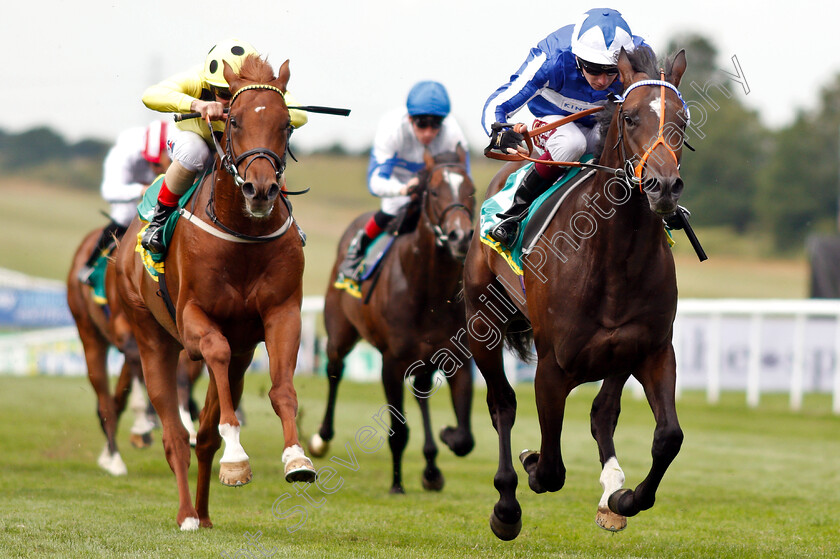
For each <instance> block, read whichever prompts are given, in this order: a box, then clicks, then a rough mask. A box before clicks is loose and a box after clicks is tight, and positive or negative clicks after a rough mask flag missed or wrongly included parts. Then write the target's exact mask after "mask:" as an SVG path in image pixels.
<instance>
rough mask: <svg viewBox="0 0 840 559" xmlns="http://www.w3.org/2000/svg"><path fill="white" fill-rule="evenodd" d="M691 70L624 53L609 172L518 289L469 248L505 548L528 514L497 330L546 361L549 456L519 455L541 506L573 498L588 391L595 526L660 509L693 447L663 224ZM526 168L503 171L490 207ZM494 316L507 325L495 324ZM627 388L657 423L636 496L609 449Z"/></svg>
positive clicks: (608, 115)
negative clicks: (630, 384) (571, 430)
mask: <svg viewBox="0 0 840 559" xmlns="http://www.w3.org/2000/svg"><path fill="white" fill-rule="evenodd" d="M685 67H686V63H685V53H684V52H683V51H681V52H680V53H679V54H677V55H676V56H675V58H674V59H673V61H672V62H671V64H669V65H668V69H667V72H665V71H662V72H660V71H658V70H657V68H656V65H655V60H654V59H653V53H652V52H650V51H649V50H648V49H644V48H639V49H636V51H635V52H634V53H633V54H632V55H631V56H630V57H628V55H627V53H625V52H624V51H622V52H621V55H620V58H619V60H618V70H619V75H620V78H621V83H622V84H624V87H625V96H624V97H623V98H621V99H619V100H618V101H616V102H615V103H612V104H611V105H610V106H609V107H608V110H606V111H604V113H603V114H602V115H601V116H602V117H604V118H602V119H600V120H601V122H602V127H601V130H602V137H604V147H603V151H602V153H601V155H600V159H599V164H600V165H601V166H602V167H600V168H598V170H597V172H596V173H595V174H594V176H592V177H590V178H589V179H587V180H586V181H585V182H583V183H582V184H580V185H578V186H577V187H576V190H574V191H572V193H571V194H570V195H569V196H568V197H567V198H566V201H565V202H564V203H563V204H562V205H561V206H560V208H559V210H558V211H557V213H556V214H555V216H554V217H553V219H552V221H551V223H550V224H549V225H548V227H547V229H546V231H545V232H544V234H543V235H542V236H541V237H540V240H539V242H538V244H537V245H536V248H535V249H534V250H533V251H532V252H531V253H530V254H529V255H528V256H527V257H526V258H525V260H526V263H525V266H524V278H523V279H522V283H521V284H520V278H519V277H517V275H516V274H515V273H514V272H513V271H512V270H511V267H510V266H508V264H506V263H505V262H504V260H503V259H502V258H500V257H499V256H498V255H497V253H496V252H495V251H494V250H492V248H491V247H490V246H488V245H486V244H482V243H481V242H480V240H479V239H478V238H476V239H474V240H473V243H472V246H471V247H470V250H469V253H468V255H467V260H466V263H465V269H464V284H465V285H464V287H465V296H466V305H467V318H468V324H469V327H470V328H469V331H470V334H471V337H470V349H471V350H472V352H473V355H474V357H475V361H476V364H477V365H478V367H479V369H480V370H481V373H482V375H483V376H484V378H485V379H486V381H487V405H488V408H489V411H490V417H491V419H492V422H493V426H494V428H495V429H496V431H497V432H498V437H499V467H498V471H497V472H496V476H495V478H494V485H495V487H496V488H497V490H498V491H499V501H498V502H497V503H496V505H495V507H494V509H493V512H492V514H491V516H490V527H491V529H492V531H493V532H494V533H495V535H496V536H497V537H499V538H500V539H503V540H511V539H513V538H515V537H516V536H517V535H518V534H519V531H520V529H521V514H522V512H521V509H520V506H519V503H518V502H517V500H516V485H517V476H516V472H515V471H514V469H513V465H512V460H511V441H510V436H511V428H512V426H513V422H514V419H515V416H516V396H515V394H514V391H513V389H512V388H511V385H510V384H509V382H508V380H507V378H506V377H505V373H504V368H503V361H502V344H501V343H497V338H495V337H492V336H490V335H489V332H490V331H491V330H495V329H497V328H498V329H499V330H501V332H502V333H505V335H506V339H507V341H508V342H509V344H512V345H513V346H514V348H515V349H517V350H518V351H519V352H520V355H524V354H527V353H528V352H529V350H530V347H531V346H530V339H529V338H533V342H534V344H535V347H536V354H537V370H536V378H535V381H534V383H535V384H534V390H535V393H536V403H537V411H538V415H539V421H540V431H541V436H542V442H541V445H540V450H539V452H535V451H523V452H522V454H520V460H521V461H522V464H523V467H524V469H525V471H526V472H527V474H528V485H529V486H530V488H531V489H532V490H533V491H534V492H536V493H542V492H545V491H557V490H559V489H560V488H562V487H563V484H564V481H565V474H566V470H565V467H564V465H563V460H562V457H561V452H560V434H561V428H562V424H563V412H564V407H565V401H566V397H567V396H568V395H569V393H570V391H571V390H572V389H573V388H574V387H576V386H578V385H580V384H582V383H585V382H593V381H598V380H603V384H602V386H601V389H600V391H599V393H598V395H597V396H596V398H595V400H594V402H593V404H592V413H591V426H592V435H593V437H594V438H595V441H596V442H597V444H598V451H599V454H600V460H601V465H602V473H601V477H600V482H601V485H602V487H603V489H604V493H603V496H602V498H601V501H600V503H599V505H598V512H597V515H596V522H597V523H598V525H600V526H601V527H603V528H605V529H608V530H613V531H615V530H621V529H623V528H624V527H625V526H626V522H627V521H626V517H627V516H633V515H635V514H637V513H638V512H639V511H642V510H647V509H649V508H651V507H652V506H653V504H654V498H655V494H656V490H657V488H658V487H659V484H660V482H661V480H662V477H663V475H664V474H665V471H666V469H667V468H668V466H669V465H670V463H671V461H672V460H673V459H674V458H675V457H676V455H677V453H678V452H679V449H680V446H681V444H682V440H683V433H682V430H681V429H680V425H679V422H678V420H677V414H676V408H675V404H674V390H675V378H676V364H675V360H674V349H673V346H672V344H671V338H672V332H673V321H674V316H675V313H676V305H677V283H676V275H675V270H674V260H673V257H672V255H671V250H670V248H669V245H668V242H667V239H666V233H665V231H664V230H663V221H662V218H663V216H664V215H667V214H669V213H671V212H674V211H675V210H676V208H677V200H678V198H679V196H680V193H681V192H682V189H683V182H682V179H681V178H680V174H679V160H680V157H681V154H682V151H681V148H682V142H683V138H684V133H685V126H686V123H687V120H688V112H687V108H686V106H685V104H684V103H683V101H682V97H681V96H680V94H679V92H678V90H677V89H676V88H677V86H678V85H679V83H680V78H681V77H682V75H683V72H684V71H685ZM660 74H661V75H662V79H658V78H660ZM645 80H646V81H645ZM518 166H521V164H519V165H517V164H510V163H509V164H507V165H506V166H505V167H504V168H503V169H502V170H501V171H500V172H499V174H498V175H497V176H496V177H495V178H494V179H493V181H492V183H491V185H490V189H489V190H488V195H492V194H494V193H495V192H497V191H498V190H499V189H500V187H502V186H503V185H504V184H505V179H506V178H507V176H508V175H509V174H510V173H511V171H512V170H514V169H515V168H517V167H518ZM625 169H626V170H627V172H624V170H625ZM633 176H635V177H636V179H632V178H629V179H628V177H633ZM642 186H643V187H644V188H643V189H642ZM584 214H585V215H584ZM581 216H583V217H581ZM488 290H491V291H492V292H493V293H504V294H505V295H504V296H506V297H507V304H508V305H509V307H508V310H509V312H505V311H502V312H500V313H492V314H491V312H489V310H488V309H487V308H486V307H487V304H486V301H487V300H488V298H489V297H488V295H487V293H488ZM495 308H496V310H497V311H498V310H500V308H501V305H498V303H497V304H496V307H495ZM493 315H496V316H497V317H499V318H500V320H499V322H494V321H493V320H490V317H492V316H493ZM501 318H504V320H501ZM529 324H530V326H531V328H532V330H530V331H529V330H528V325H529ZM523 331H524V332H527V333H528V334H529V336H523V335H522V333H523ZM630 375H633V376H634V377H635V378H636V379H638V380H639V382H640V383H641V384H642V386H643V387H644V390H645V393H646V395H647V399H648V402H649V404H650V407H651V409H652V411H653V415H654V418H655V421H656V428H655V430H654V434H653V448H652V456H653V460H652V465H651V469H650V471H649V473H648V475H647V477H646V478H645V479H644V480H643V481H642V482H641V483H640V484H639V485H638V486H637V487H636V488H635V490H631V489H622V486H623V483H624V473H623V471H622V470H621V467H620V466H619V463H618V460H617V459H616V455H615V447H614V443H613V433H614V431H615V427H616V423H617V421H618V414H619V410H620V398H621V392H622V389H623V386H624V384H625V382H626V381H627V379H628V378H629V377H630Z"/></svg>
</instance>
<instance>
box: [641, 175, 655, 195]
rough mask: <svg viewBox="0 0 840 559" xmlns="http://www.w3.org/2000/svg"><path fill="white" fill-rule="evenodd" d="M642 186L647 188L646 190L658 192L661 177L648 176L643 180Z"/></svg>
mask: <svg viewBox="0 0 840 559" xmlns="http://www.w3.org/2000/svg"><path fill="white" fill-rule="evenodd" d="M642 188H644V189H645V192H658V191H659V179H655V178H652V177H651V178H648V179H645V180H644V182H642Z"/></svg>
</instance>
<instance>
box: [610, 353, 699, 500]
mask: <svg viewBox="0 0 840 559" xmlns="http://www.w3.org/2000/svg"><path fill="white" fill-rule="evenodd" d="M633 375H634V376H635V377H636V378H637V379H638V380H639V382H641V383H642V386H643V387H644V389H645V394H646V395H647V399H648V403H649V404H650V407H651V410H652V411H653V417H654V419H655V420H656V429H655V430H654V433H653V447H652V449H651V455H652V457H653V462H652V463H651V468H650V471H649V472H648V475H647V477H646V478H645V479H644V480H642V482H641V483H640V484H639V485H637V486H636V489H635V490H630V489H621V490H619V491H617V492H615V493H613V494H612V496H611V497H610V498H609V502H608V504H609V507H610V510H612V511H613V512H615V513H618V514H621V515H624V516H633V515H635V514H637V513H638V512H639V511H642V510H647V509H649V508H651V507H652V506H653V503H654V501H655V500H656V490H657V489H658V488H659V483H660V482H661V481H662V477H663V476H664V475H665V471H666V470H667V469H668V466H670V465H671V462H672V461H673V460H674V458H675V457H676V456H677V453H679V451H680V447H681V446H682V441H683V432H682V429H681V428H680V424H679V421H678V420H677V409H676V405H675V403H674V397H675V396H674V394H675V383H676V363H675V360H674V348H673V347H672V346H671V345H670V344H668V347H667V348H665V349H663V350H662V351H660V352H658V353H656V354H653V355H651V356H649V357H648V358H647V359H646V360H645V361H644V363H643V364H642V366H641V367H640V369H639V371H638V372H637V373H634V374H633Z"/></svg>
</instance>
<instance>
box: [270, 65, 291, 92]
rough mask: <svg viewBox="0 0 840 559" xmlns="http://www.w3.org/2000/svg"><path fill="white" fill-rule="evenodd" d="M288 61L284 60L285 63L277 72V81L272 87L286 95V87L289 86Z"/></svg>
mask: <svg viewBox="0 0 840 559" xmlns="http://www.w3.org/2000/svg"><path fill="white" fill-rule="evenodd" d="M289 76H290V72H289V59H288V58H287V59H286V62H284V63H283V64H281V65H280V69H279V70H278V71H277V79H276V80H274V84H273V85H274V87H276V88H277V89H279V90H280V91H282V92H283V93H286V86H287V85H289Z"/></svg>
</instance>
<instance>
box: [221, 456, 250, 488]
mask: <svg viewBox="0 0 840 559" xmlns="http://www.w3.org/2000/svg"><path fill="white" fill-rule="evenodd" d="M252 477H253V476H252V474H251V463H250V462H249V461H248V460H242V461H241V462H220V463H219V481H221V482H222V483H223V484H224V485H227V486H228V487H239V486H240V485H245V484H246V483H248V482H250V481H251V478H252Z"/></svg>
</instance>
